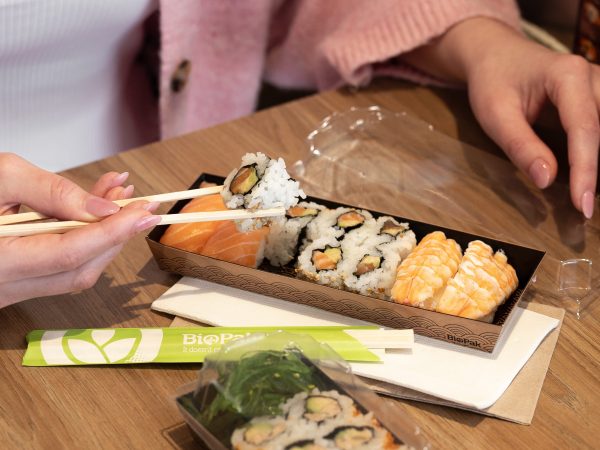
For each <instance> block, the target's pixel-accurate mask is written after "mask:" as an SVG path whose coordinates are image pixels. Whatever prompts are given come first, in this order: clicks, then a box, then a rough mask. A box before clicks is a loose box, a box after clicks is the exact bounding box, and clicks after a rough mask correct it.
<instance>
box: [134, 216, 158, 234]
mask: <svg viewBox="0 0 600 450" xmlns="http://www.w3.org/2000/svg"><path fill="white" fill-rule="evenodd" d="M160 221H161V217H160V216H146V217H142V218H141V219H140V220H138V221H137V222H136V223H135V225H134V226H133V229H134V231H135V232H136V233H139V232H140V231H144V230H147V229H148V228H152V227H153V226H155V225H158V224H159V223H160Z"/></svg>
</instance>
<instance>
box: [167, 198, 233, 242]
mask: <svg viewBox="0 0 600 450" xmlns="http://www.w3.org/2000/svg"><path fill="white" fill-rule="evenodd" d="M226 209H227V207H226V206H225V203H223V198H222V197H221V195H220V194H213V195H207V196H204V197H198V198H195V199H192V200H191V201H190V202H189V203H188V204H187V205H185V206H184V207H183V209H182V210H181V212H182V213H191V212H207V211H224V210H226ZM218 226H219V222H196V223H179V224H174V225H171V226H170V227H169V228H167V231H165V234H163V236H162V237H161V238H160V243H161V244H165V245H168V246H170V247H176V248H179V249H182V250H187V251H189V252H193V253H201V251H202V248H203V247H204V244H206V241H207V240H208V238H209V237H210V236H212V234H213V233H214V232H215V230H216V229H217V227H218Z"/></svg>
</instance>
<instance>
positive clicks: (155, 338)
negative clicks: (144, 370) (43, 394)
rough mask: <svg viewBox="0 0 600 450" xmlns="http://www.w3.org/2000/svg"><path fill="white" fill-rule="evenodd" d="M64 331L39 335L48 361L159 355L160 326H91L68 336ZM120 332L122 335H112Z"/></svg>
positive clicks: (105, 360)
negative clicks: (88, 329) (102, 327)
mask: <svg viewBox="0 0 600 450" xmlns="http://www.w3.org/2000/svg"><path fill="white" fill-rule="evenodd" d="M67 331H68V330H51V331H46V332H44V334H43V335H42V338H41V341H40V350H41V353H42V356H43V357H44V360H45V361H46V363H47V364H48V365H74V364H113V363H116V362H125V363H130V362H150V361H153V360H154V359H155V358H156V356H157V355H158V353H159V350H160V346H161V343H162V337H163V333H162V330H160V329H141V330H134V329H123V330H92V331H91V333H89V334H87V333H85V332H84V333H81V332H79V333H78V334H77V337H75V336H73V337H70V336H67V335H66V333H67ZM78 331H80V330H78ZM118 331H122V333H118ZM119 334H121V336H123V334H125V337H122V338H121V339H118V338H117V339H115V337H118V336H119ZM132 335H133V336H132ZM136 341H139V342H138V343H137V347H136ZM65 347H66V348H65ZM132 352H133V355H132V356H131V357H130V358H129V359H127V360H126V361H122V360H123V359H124V358H126V357H127V355H130V354H132Z"/></svg>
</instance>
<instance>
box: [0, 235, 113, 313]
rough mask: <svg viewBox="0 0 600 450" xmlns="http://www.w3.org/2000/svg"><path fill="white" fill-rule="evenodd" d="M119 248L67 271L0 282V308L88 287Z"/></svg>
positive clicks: (93, 282) (109, 250)
mask: <svg viewBox="0 0 600 450" xmlns="http://www.w3.org/2000/svg"><path fill="white" fill-rule="evenodd" d="M121 248H122V246H121V245H118V246H116V247H112V248H110V249H108V250H106V251H105V252H103V253H101V254H99V255H98V256H96V257H94V258H92V259H90V260H88V261H86V262H85V263H84V264H82V265H81V266H79V267H78V268H77V269H75V270H72V271H69V272H62V273H58V274H55V275H49V276H41V277H35V278H28V279H22V280H16V281H12V282H8V283H0V293H2V295H1V297H0V308H2V307H4V306H8V305H10V304H13V303H16V302H19V301H21V300H26V299H29V298H34V297H42V296H49V295H58V294H64V293H67V292H74V291H79V290H83V289H88V288H90V287H92V286H93V285H94V284H95V283H96V281H97V280H98V278H99V277H100V275H101V274H102V271H103V270H104V268H105V267H106V266H107V265H108V264H109V263H110V262H111V261H112V260H113V258H114V257H115V256H117V254H118V253H119V251H120V250H121Z"/></svg>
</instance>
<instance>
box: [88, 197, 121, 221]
mask: <svg viewBox="0 0 600 450" xmlns="http://www.w3.org/2000/svg"><path fill="white" fill-rule="evenodd" d="M85 209H86V210H87V212H89V213H90V214H92V215H94V216H96V217H106V216H110V215H111V214H114V213H116V212H117V211H119V209H121V208H119V206H117V205H115V204H114V203H113V202H111V201H109V200H106V199H103V198H100V197H90V198H89V199H88V201H87V202H86V204H85Z"/></svg>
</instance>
